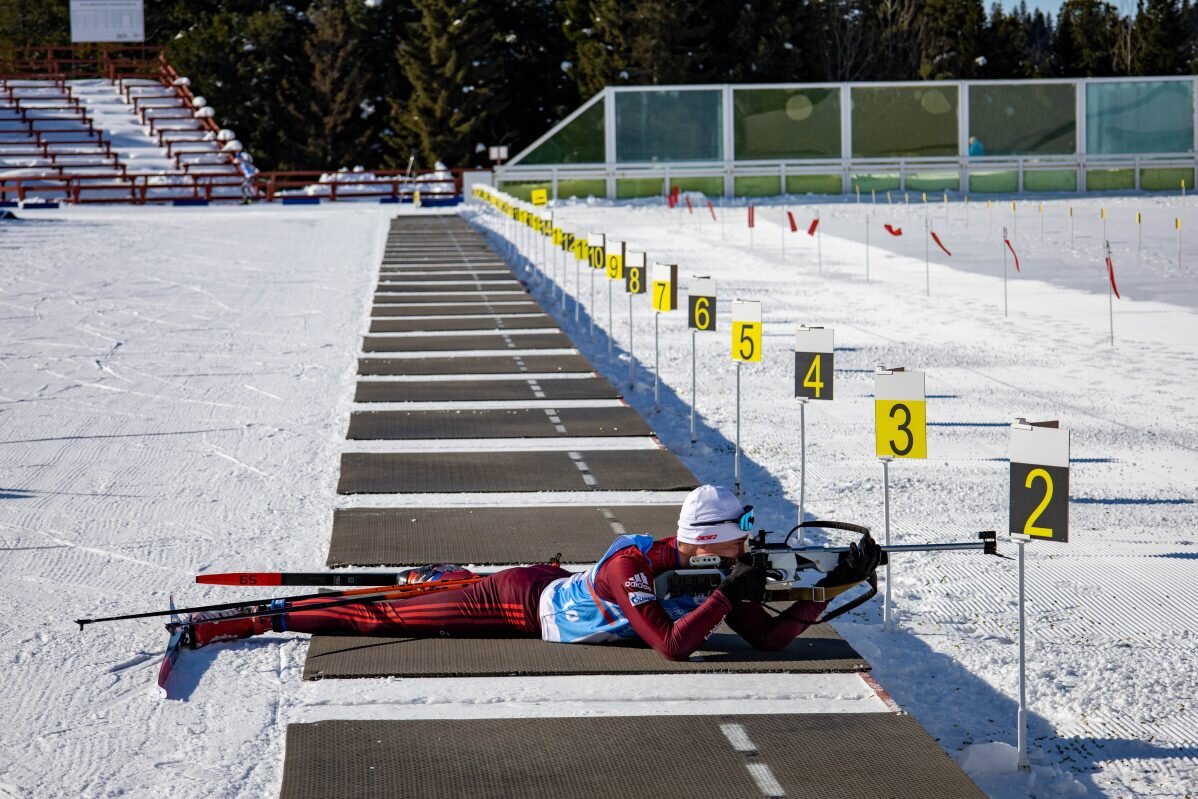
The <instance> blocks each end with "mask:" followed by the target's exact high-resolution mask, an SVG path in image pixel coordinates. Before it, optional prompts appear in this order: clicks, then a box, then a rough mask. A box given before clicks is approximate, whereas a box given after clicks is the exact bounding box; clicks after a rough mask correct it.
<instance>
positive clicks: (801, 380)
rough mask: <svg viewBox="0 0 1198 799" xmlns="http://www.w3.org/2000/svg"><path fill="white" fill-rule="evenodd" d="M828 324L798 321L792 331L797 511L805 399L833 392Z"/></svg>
mask: <svg viewBox="0 0 1198 799" xmlns="http://www.w3.org/2000/svg"><path fill="white" fill-rule="evenodd" d="M833 344H834V336H833V333H832V328H830V327H828V328H825V327H808V326H806V325H799V329H798V330H797V331H796V332H795V397H796V398H797V399H798V400H799V514H798V519H799V521H798V523H799V524H802V523H803V521H804V519H805V517H806V513H807V403H808V402H809V401H811V400H828V401H831V400H832V399H833V397H834V396H835V379H834V375H835V362H834V358H835V347H834V346H833Z"/></svg>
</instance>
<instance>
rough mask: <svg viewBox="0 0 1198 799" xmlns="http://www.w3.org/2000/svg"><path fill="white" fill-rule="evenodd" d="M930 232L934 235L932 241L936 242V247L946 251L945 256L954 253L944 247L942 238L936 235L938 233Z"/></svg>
mask: <svg viewBox="0 0 1198 799" xmlns="http://www.w3.org/2000/svg"><path fill="white" fill-rule="evenodd" d="M928 232H929V233H931V234H932V241H934V242H936V246H937V247H939V248H940V249H942V250H944V254H945V255H952V253H951V252H949V251H948V247H945V246H944V242H942V241H941V240H940V237H939V236H937V235H936V231H934V230H929V231H928Z"/></svg>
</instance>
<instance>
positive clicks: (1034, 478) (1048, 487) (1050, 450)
mask: <svg viewBox="0 0 1198 799" xmlns="http://www.w3.org/2000/svg"><path fill="white" fill-rule="evenodd" d="M1010 509H1011V517H1010V518H1011V533H1013V534H1015V535H1027V536H1031V537H1032V538H1040V539H1043V540H1046V541H1059V542H1061V543H1067V542H1068V541H1069V431H1068V430H1062V429H1061V428H1060V423H1059V422H1031V423H1029V422H1026V421H1024V420H1023V419H1017V420H1016V421H1015V423H1014V424H1012V425H1011V505H1010Z"/></svg>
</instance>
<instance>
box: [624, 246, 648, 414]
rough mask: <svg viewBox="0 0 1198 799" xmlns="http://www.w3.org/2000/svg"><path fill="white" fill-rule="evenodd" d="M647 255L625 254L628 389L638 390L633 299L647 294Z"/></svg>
mask: <svg viewBox="0 0 1198 799" xmlns="http://www.w3.org/2000/svg"><path fill="white" fill-rule="evenodd" d="M645 278H646V275H645V254H644V253H643V252H627V251H626V252H625V254H624V290H625V291H626V292H628V389H629V390H630V391H631V390H634V389H635V388H636V371H635V370H636V357H635V355H634V352H635V350H634V349H633V346H632V330H633V325H632V298H633V297H634V296H636V295H637V294H644V293H645Z"/></svg>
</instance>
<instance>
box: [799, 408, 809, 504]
mask: <svg viewBox="0 0 1198 799" xmlns="http://www.w3.org/2000/svg"><path fill="white" fill-rule="evenodd" d="M806 517H807V400H806V398H803V397H800V398H799V522H798V523H799V524H802V523H803V521H804V520H805V519H806Z"/></svg>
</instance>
